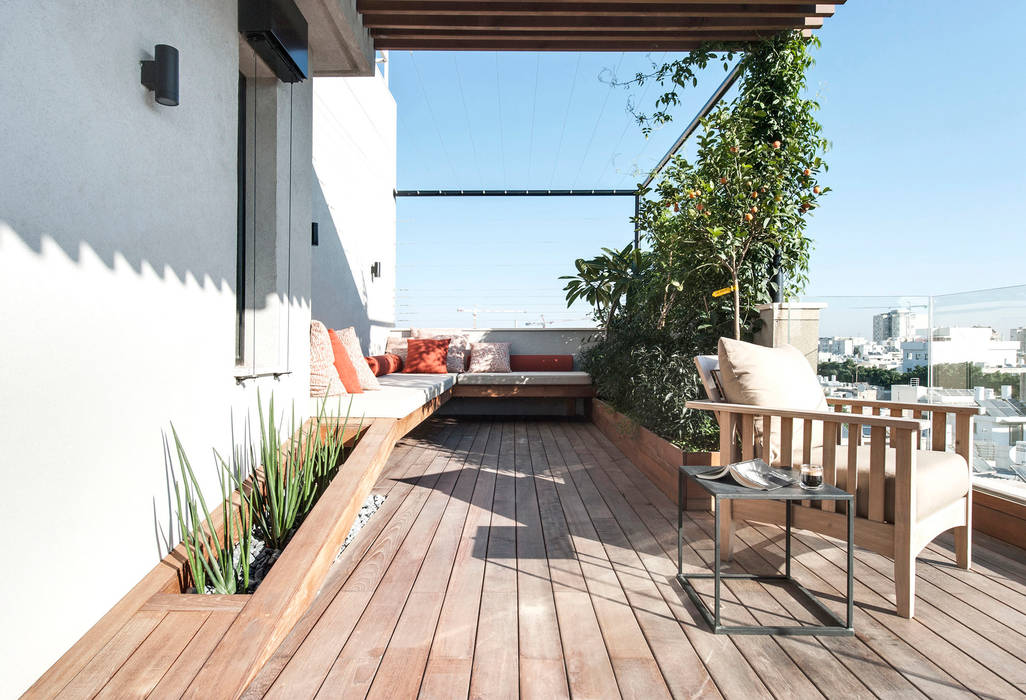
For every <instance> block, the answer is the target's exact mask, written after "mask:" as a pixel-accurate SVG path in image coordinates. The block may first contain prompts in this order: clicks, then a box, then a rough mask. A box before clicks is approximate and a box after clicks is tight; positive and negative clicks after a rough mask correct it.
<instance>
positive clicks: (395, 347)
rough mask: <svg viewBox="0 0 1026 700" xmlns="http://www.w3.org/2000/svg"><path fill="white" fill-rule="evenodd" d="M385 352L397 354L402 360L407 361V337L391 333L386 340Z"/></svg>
mask: <svg viewBox="0 0 1026 700" xmlns="http://www.w3.org/2000/svg"><path fill="white" fill-rule="evenodd" d="M385 354H386V355H395V356H397V357H398V358H399V360H400V362H403V363H405V362H406V338H400V337H398V336H395V335H390V336H388V338H387V339H386V340H385Z"/></svg>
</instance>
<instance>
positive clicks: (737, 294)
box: [731, 274, 741, 340]
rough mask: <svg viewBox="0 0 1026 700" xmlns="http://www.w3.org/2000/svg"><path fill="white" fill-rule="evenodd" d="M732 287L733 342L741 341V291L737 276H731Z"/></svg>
mask: <svg viewBox="0 0 1026 700" xmlns="http://www.w3.org/2000/svg"><path fill="white" fill-rule="evenodd" d="M731 281H732V282H733V285H734V340H741V289H740V288H739V287H740V285H738V283H737V275H736V274H734V275H732V276H731Z"/></svg>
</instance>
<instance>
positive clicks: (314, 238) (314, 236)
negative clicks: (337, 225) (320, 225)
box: [310, 221, 321, 245]
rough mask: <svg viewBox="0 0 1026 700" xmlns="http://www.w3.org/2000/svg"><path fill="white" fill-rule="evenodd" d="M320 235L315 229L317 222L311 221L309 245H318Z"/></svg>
mask: <svg viewBox="0 0 1026 700" xmlns="http://www.w3.org/2000/svg"><path fill="white" fill-rule="evenodd" d="M320 242H321V237H320V235H319V232H318V231H317V222H316V221H314V222H311V224H310V245H320Z"/></svg>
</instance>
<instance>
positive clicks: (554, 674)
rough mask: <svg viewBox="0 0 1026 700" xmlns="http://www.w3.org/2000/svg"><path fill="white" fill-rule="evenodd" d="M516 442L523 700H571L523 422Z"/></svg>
mask: <svg viewBox="0 0 1026 700" xmlns="http://www.w3.org/2000/svg"><path fill="white" fill-rule="evenodd" d="M514 439H515V442H514V454H513V458H514V468H515V470H516V476H517V478H516V521H517V524H518V527H517V537H516V549H517V617H518V622H519V637H518V641H517V647H518V653H519V657H520V658H519V670H520V696H521V697H523V698H563V697H566V698H568V697H569V696H570V695H569V694H570V690H569V687H568V686H567V678H566V664H565V662H564V660H563V647H562V642H561V640H560V636H559V618H558V617H557V616H556V605H555V600H554V598H553V595H552V582H551V580H550V579H549V566H548V561H547V555H546V551H545V538H544V535H543V534H542V520H541V512H540V510H539V507H538V493H537V489H536V488H535V479H534V478H533V460H532V457H531V446H530V439H529V438H528V434H527V426H526V425H525V424H524V423H523V422H518V423H516V424H515V425H514Z"/></svg>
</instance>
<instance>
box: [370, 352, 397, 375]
mask: <svg viewBox="0 0 1026 700" xmlns="http://www.w3.org/2000/svg"><path fill="white" fill-rule="evenodd" d="M363 359H365V360H367V366H368V367H370V369H371V372H373V373H374V376H375V377H383V376H385V375H386V374H392V372H398V371H399V370H400V369H401V368H402V366H403V361H402V360H400V359H399V356H398V355H390V354H385V355H374V356H373V357H365V358H363Z"/></svg>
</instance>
